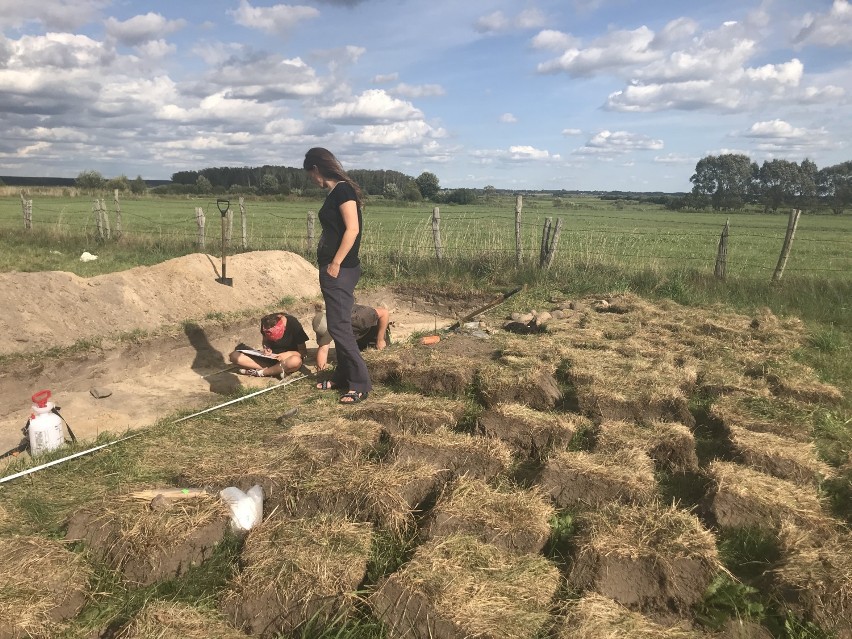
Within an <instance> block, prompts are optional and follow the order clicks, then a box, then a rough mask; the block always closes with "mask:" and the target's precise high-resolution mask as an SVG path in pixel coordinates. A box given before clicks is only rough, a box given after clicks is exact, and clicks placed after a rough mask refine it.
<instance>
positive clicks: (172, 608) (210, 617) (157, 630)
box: [118, 601, 246, 639]
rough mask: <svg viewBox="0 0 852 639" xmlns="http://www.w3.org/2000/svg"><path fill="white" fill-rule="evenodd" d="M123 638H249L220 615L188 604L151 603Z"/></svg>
mask: <svg viewBox="0 0 852 639" xmlns="http://www.w3.org/2000/svg"><path fill="white" fill-rule="evenodd" d="M118 636H119V637H121V639H152V637H156V638H157V639H245V636H246V635H245V634H244V633H242V632H240V631H239V630H237V629H236V628H234V627H233V626H232V625H231V624H229V623H227V622H226V621H225V620H224V619H222V618H220V617H219V616H218V615H214V614H213V613H210V612H206V611H204V612H202V611H201V610H199V609H198V608H195V607H193V606H190V605H188V604H185V603H179V602H171V601H149V602H148V603H146V604H145V605H144V606H143V607H142V609H141V610H140V611H139V612H138V613H136V615H134V617H133V619H132V620H131V621H130V623H129V624H128V625H127V626H126V627H125V628H124V630H122V631H121V632H120V633H119V635H118Z"/></svg>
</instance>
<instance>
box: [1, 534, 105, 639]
mask: <svg viewBox="0 0 852 639" xmlns="http://www.w3.org/2000/svg"><path fill="white" fill-rule="evenodd" d="M0 557H2V558H3V562H2V568H0V620H2V621H0V638H2V639H25V638H26V639H49V638H50V637H58V636H60V635H61V634H62V632H63V630H64V629H65V626H66V624H65V622H66V621H67V620H68V619H71V618H72V617H75V616H76V615H77V613H78V612H80V610H81V609H82V607H83V605H84V604H85V603H86V600H87V598H88V597H89V596H90V591H89V581H90V579H92V577H93V571H92V569H91V568H90V567H89V565H88V564H87V563H86V562H85V560H84V559H83V557H82V556H81V555H78V554H76V553H73V552H71V551H70V550H68V549H67V548H66V546H65V544H63V543H62V542H59V541H55V540H50V539H45V538H42V537H0Z"/></svg>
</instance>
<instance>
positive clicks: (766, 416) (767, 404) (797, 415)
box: [710, 393, 813, 442]
mask: <svg viewBox="0 0 852 639" xmlns="http://www.w3.org/2000/svg"><path fill="white" fill-rule="evenodd" d="M782 409H783V410H782ZM797 409H799V410H798V411H797ZM803 412H805V411H801V407H798V406H797V405H796V404H795V402H787V403H785V402H782V401H781V400H779V399H777V398H773V397H770V396H764V395H749V394H743V393H734V394H732V395H726V396H723V397H719V398H718V399H717V400H716V401H714V402H713V404H712V406H711V407H710V417H711V418H712V419H714V420H716V421H717V422H719V423H720V424H721V425H722V428H723V429H726V430H727V429H729V428H730V427H731V426H738V427H740V428H745V429H746V430H751V431H754V432H756V433H772V434H773V435H780V436H781V437H786V438H788V439H792V440H795V441H799V442H809V441H811V439H812V438H811V434H810V433H811V428H812V424H811V423H810V422H809V421H808V420H807V419H802V414H801V413H803ZM806 412H807V413H812V412H813V411H811V410H807V411H806Z"/></svg>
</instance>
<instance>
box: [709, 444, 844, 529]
mask: <svg viewBox="0 0 852 639" xmlns="http://www.w3.org/2000/svg"><path fill="white" fill-rule="evenodd" d="M707 475H708V477H709V478H710V479H711V480H712V481H713V486H712V488H711V491H710V494H709V496H708V502H709V503H708V508H709V510H710V512H711V513H712V514H713V516H714V517H715V519H716V522H717V523H718V524H719V525H720V526H722V527H731V528H741V527H746V526H757V527H760V528H772V529H774V528H777V527H778V526H779V525H780V523H781V521H782V520H783V519H790V520H792V521H794V522H796V523H798V524H800V525H803V526H805V527H808V528H812V529H825V528H830V527H831V520H830V518H828V517H827V516H826V515H824V514H823V511H822V501H821V499H820V496H819V495H818V494H817V492H816V490H815V489H814V488H813V487H805V486H799V485H797V484H794V483H792V482H789V481H786V480H783V479H778V478H776V477H772V476H770V475H767V474H765V473H762V472H760V471H757V470H753V469H751V468H748V467H746V466H741V465H740V464H736V463H732V462H724V461H719V460H715V461H713V462H711V463H710V466H709V467H708V469H707Z"/></svg>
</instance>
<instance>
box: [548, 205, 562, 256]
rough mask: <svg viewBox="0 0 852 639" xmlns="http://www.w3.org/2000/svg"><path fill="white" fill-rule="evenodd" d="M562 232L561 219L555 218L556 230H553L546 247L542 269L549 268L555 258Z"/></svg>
mask: <svg viewBox="0 0 852 639" xmlns="http://www.w3.org/2000/svg"><path fill="white" fill-rule="evenodd" d="M561 231H562V218H561V217H558V218H556V228H554V230H553V237H551V238H550V245H549V246H548V247H547V255H546V256H545V258H544V268H550V265H551V264H553V258H554V257H556V248H557V247H558V246H559V233H560V232H561Z"/></svg>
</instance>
